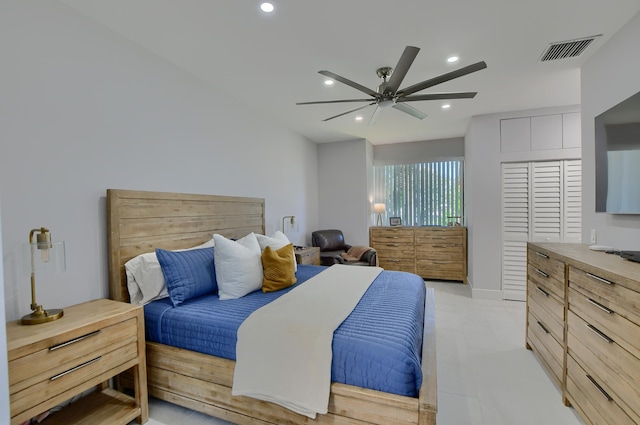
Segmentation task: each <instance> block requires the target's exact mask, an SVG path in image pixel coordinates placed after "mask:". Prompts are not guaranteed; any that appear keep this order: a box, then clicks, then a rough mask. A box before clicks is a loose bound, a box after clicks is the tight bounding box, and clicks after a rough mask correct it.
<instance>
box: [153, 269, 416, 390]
mask: <svg viewBox="0 0 640 425" xmlns="http://www.w3.org/2000/svg"><path fill="white" fill-rule="evenodd" d="M323 269H324V267H320V266H305V265H299V266H298V271H297V273H296V276H297V278H298V283H297V284H296V285H303V284H304V282H305V281H306V280H307V279H309V278H311V277H312V276H314V275H316V274H317V273H320V272H321V271H322V270H323ZM292 288H293V287H291V288H288V289H284V290H281V291H277V292H269V293H266V294H265V293H262V292H261V291H256V292H253V293H251V294H249V295H246V296H244V297H242V298H239V299H236V300H224V301H220V300H219V299H218V296H217V295H206V296H202V297H200V298H196V299H193V300H190V301H187V302H185V303H183V304H182V305H180V306H178V307H173V306H172V305H171V301H170V300H169V298H165V299H162V300H157V301H154V302H152V303H149V304H147V305H146V306H145V307H144V312H145V322H146V329H147V335H146V336H147V341H153V342H159V343H162V344H166V345H171V346H174V347H179V348H184V349H187V350H192V351H198V352H201V353H205V354H211V355H213V356H217V357H223V358H227V359H231V360H235V358H236V341H237V340H236V334H237V330H238V328H239V327H240V324H241V323H242V322H243V321H244V319H246V318H247V317H248V316H249V315H250V314H251V313H252V312H253V311H254V310H256V309H258V308H260V307H262V306H263V305H265V304H267V303H269V302H270V301H272V300H274V299H276V298H278V297H279V296H281V295H282V294H284V293H286V292H288V291H289V290H291V289H292ZM339 296H340V294H336V297H339ZM424 302H425V285H424V281H423V280H422V279H421V278H420V277H419V276H416V275H413V274H410V273H403V272H394V271H383V272H382V273H381V274H380V275H379V276H378V277H377V278H376V280H375V281H374V282H373V283H372V284H371V286H370V287H369V289H368V290H367V292H366V293H365V294H364V296H363V297H362V298H361V299H360V302H359V303H358V305H357V306H356V308H355V309H354V310H353V311H352V312H351V314H350V315H349V316H348V317H347V318H346V319H345V321H344V322H342V324H341V325H340V326H339V327H338V329H336V331H335V332H334V335H333V359H332V364H331V380H332V381H333V382H340V383H343V384H348V385H354V386H357V387H363V388H369V389H373V390H378V391H384V392H388V393H394V394H399V395H404V396H411V397H417V395H418V391H419V389H420V385H421V384H422V372H421V369H420V358H421V351H422V331H423V324H424Z"/></svg>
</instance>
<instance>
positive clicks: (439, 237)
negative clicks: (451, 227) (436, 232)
mask: <svg viewBox="0 0 640 425" xmlns="http://www.w3.org/2000/svg"><path fill="white" fill-rule="evenodd" d="M431 239H436V240H439V241H444V240H446V239H447V238H443V237H442V236H433V237H432V238H431Z"/></svg>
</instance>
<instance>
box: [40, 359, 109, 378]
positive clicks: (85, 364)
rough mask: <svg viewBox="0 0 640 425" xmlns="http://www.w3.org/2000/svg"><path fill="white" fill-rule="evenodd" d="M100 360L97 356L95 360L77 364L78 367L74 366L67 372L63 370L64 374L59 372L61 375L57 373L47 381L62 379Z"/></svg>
mask: <svg viewBox="0 0 640 425" xmlns="http://www.w3.org/2000/svg"><path fill="white" fill-rule="evenodd" d="M101 358H102V356H99V357H96V358H95V359H93V360H89V361H88V362H84V363H82V364H79V365H78V366H76V367H72V368H71V369H69V370H65V371H64V372H61V373H59V374H57V375H54V376H52V377H51V378H49V380H50V381H55V380H56V379H58V378H62V377H63V376H65V375H68V374H70V373H71V372H75V371H76V370H78V369H82V368H83V367H85V366H89V365H90V364H92V363H95V362H97V361H98V360H100V359H101Z"/></svg>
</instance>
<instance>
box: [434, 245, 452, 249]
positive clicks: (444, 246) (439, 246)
mask: <svg viewBox="0 0 640 425" xmlns="http://www.w3.org/2000/svg"><path fill="white" fill-rule="evenodd" d="M433 247H434V248H449V247H448V246H447V245H433Z"/></svg>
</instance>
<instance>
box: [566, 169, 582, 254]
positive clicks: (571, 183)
mask: <svg viewBox="0 0 640 425" xmlns="http://www.w3.org/2000/svg"><path fill="white" fill-rule="evenodd" d="M563 200H564V214H563V219H564V221H563V223H562V224H563V232H562V233H563V235H562V242H571V243H581V242H582V161H581V160H579V159H577V160H572V161H564V196H563Z"/></svg>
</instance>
